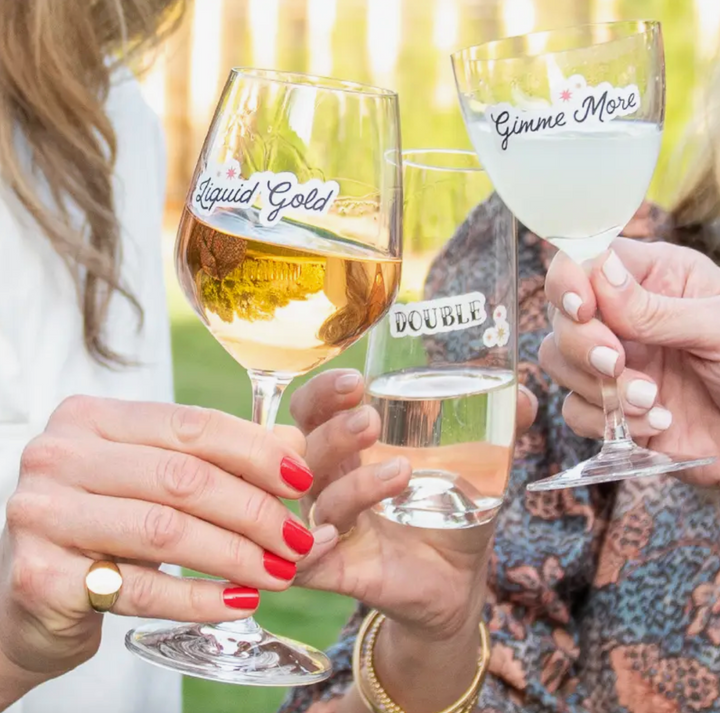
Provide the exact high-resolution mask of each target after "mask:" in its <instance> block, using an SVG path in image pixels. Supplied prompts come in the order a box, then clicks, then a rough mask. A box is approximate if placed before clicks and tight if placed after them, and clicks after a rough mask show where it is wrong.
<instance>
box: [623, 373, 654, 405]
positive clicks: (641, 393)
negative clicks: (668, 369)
mask: <svg viewBox="0 0 720 713" xmlns="http://www.w3.org/2000/svg"><path fill="white" fill-rule="evenodd" d="M657 392H658V390H657V386H655V384H653V383H652V381H645V379H633V380H632V381H631V382H630V383H629V384H628V385H627V389H625V398H626V399H627V400H628V403H631V404H632V405H633V406H637V407H638V408H650V407H651V406H652V405H653V404H654V403H655V399H656V398H657Z"/></svg>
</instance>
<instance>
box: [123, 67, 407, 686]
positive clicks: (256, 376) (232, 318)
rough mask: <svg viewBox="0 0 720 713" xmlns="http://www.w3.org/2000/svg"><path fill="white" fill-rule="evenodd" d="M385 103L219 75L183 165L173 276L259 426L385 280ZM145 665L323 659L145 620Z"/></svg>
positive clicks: (253, 674) (392, 112)
mask: <svg viewBox="0 0 720 713" xmlns="http://www.w3.org/2000/svg"><path fill="white" fill-rule="evenodd" d="M399 149H400V136H399V121H398V106H397V96H396V95H395V94H394V93H393V92H390V91H386V90H383V89H375V88H373V87H366V86H362V85H358V84H353V83H350V82H342V81H337V80H332V79H320V78H316V77H309V76H304V75H299V74H289V73H283V72H272V71H262V70H253V69H240V70H233V72H232V73H231V75H230V78H229V80H228V82H227V85H226V86H225V90H224V92H223V94H222V97H221V99H220V103H219V105H218V108H217V111H216V113H215V117H214V119H213V122H212V125H211V126H210V130H209V132H208V136H207V139H206V142H205V146H204V147H203V149H202V153H201V155H200V159H199V161H198V165H197V169H196V171H195V176H194V179H193V182H192V186H191V189H190V192H189V194H188V199H187V203H186V206H185V211H184V213H183V216H182V220H181V223H180V228H179V231H178V238H177V243H176V266H177V273H178V278H179V280H180V284H181V286H182V289H183V291H184V293H185V296H186V297H187V299H188V300H189V302H190V304H191V305H192V306H193V308H194V309H195V311H196V312H197V314H198V316H199V317H200V319H201V320H202V321H203V323H204V324H205V326H206V327H207V328H208V329H209V330H210V332H211V333H212V334H213V336H214V337H215V338H216V339H217V340H218V341H219V342H220V344H222V345H223V347H225V349H226V350H227V351H228V352H229V353H230V354H231V355H232V356H233V357H234V358H235V360H236V361H237V362H238V363H239V364H240V365H242V366H243V367H245V368H246V369H247V371H248V374H249V376H250V380H251V382H252V385H253V420H254V421H255V422H256V423H259V424H262V425H264V426H265V427H267V428H268V429H271V428H272V427H273V425H274V423H275V417H276V414H277V410H278V406H279V403H280V399H281V396H282V393H283V390H284V389H285V387H286V386H287V385H288V384H289V383H290V382H291V380H292V379H293V378H294V377H295V376H298V375H300V374H305V373H307V372H308V371H310V370H311V369H313V368H315V367H316V366H319V365H320V364H323V363H325V362H326V361H328V360H329V359H332V358H333V357H334V356H337V355H338V354H340V353H341V352H342V351H343V350H345V349H346V348H347V347H349V346H350V345H352V344H353V343H355V342H356V341H357V340H358V339H359V338H360V337H362V336H363V334H365V332H366V331H367V330H368V329H369V328H370V327H371V326H372V325H373V324H375V322H377V321H378V320H379V319H380V318H381V317H382V316H383V314H385V312H386V311H387V309H388V307H389V306H390V304H391V303H392V301H393V300H394V298H395V295H396V292H397V288H398V283H399V279H400V250H401V243H400V225H401V213H400V205H401V201H402V191H401V174H400V169H399V167H398V164H397V162H392V161H388V160H387V157H388V155H394V154H396V153H397V152H398V151H399ZM127 645H128V647H129V648H130V649H131V650H132V651H133V652H134V653H136V654H138V655H139V656H141V657H142V658H144V659H146V660H147V661H150V662H151V663H155V664H158V665H160V666H164V667H166V668H171V669H175V670H178V671H181V672H182V673H185V674H189V675H193V676H198V677H201V678H208V679H214V680H220V681H225V682H229V683H238V684H243V685H260V686H295V685H304V684H310V683H314V682H317V681H319V680H322V679H323V678H327V676H328V675H329V674H330V671H331V668H330V663H329V660H328V659H327V657H326V656H325V655H324V654H322V653H320V652H319V651H316V650H315V649H313V648H311V647H309V646H306V645H304V644H300V643H298V642H294V641H289V640H287V639H283V638H281V637H276V636H274V635H272V634H270V633H268V632H266V631H263V630H262V629H261V628H260V627H259V626H258V625H257V624H256V623H255V622H254V620H253V619H245V620H242V621H237V622H232V623H226V624H218V625H196V624H172V623H170V624H168V623H164V624H162V623H161V624H148V625H146V626H143V627H140V628H139V629H136V630H135V631H133V632H130V634H128V637H127Z"/></svg>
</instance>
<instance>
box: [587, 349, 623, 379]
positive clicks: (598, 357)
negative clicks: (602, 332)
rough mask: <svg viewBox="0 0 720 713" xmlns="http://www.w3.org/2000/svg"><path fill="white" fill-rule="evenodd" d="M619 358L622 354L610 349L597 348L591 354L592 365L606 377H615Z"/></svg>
mask: <svg viewBox="0 0 720 713" xmlns="http://www.w3.org/2000/svg"><path fill="white" fill-rule="evenodd" d="M619 358H620V354H618V353H617V352H616V351H615V350H614V349H610V347H595V349H593V350H592V351H591V352H590V363H591V364H592V365H593V366H594V367H595V368H596V369H597V370H598V371H599V372H600V373H601V374H605V375H606V376H615V366H616V364H617V360H618V359H619Z"/></svg>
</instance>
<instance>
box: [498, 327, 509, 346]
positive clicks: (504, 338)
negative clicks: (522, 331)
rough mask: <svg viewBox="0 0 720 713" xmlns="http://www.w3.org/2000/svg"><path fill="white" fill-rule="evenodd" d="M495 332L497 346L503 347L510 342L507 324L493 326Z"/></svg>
mask: <svg viewBox="0 0 720 713" xmlns="http://www.w3.org/2000/svg"><path fill="white" fill-rule="evenodd" d="M495 331H496V332H497V345H498V346H499V347H504V346H506V345H507V343H508V342H509V341H510V325H509V324H508V323H507V322H498V323H497V324H496V326H495Z"/></svg>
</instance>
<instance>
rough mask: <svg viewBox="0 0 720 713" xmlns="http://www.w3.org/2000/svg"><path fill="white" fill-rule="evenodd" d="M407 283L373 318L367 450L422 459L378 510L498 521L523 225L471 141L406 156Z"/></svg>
mask: <svg viewBox="0 0 720 713" xmlns="http://www.w3.org/2000/svg"><path fill="white" fill-rule="evenodd" d="M402 164H403V185H404V195H405V205H404V218H403V234H404V237H403V254H404V267H403V278H402V285H401V293H400V297H399V298H398V301H397V302H396V303H395V305H393V307H392V308H391V309H390V312H389V313H388V314H387V316H386V317H384V318H383V320H382V321H381V322H380V323H379V324H378V325H377V326H376V327H375V328H374V329H373V331H372V332H371V334H370V339H369V340H368V350H367V358H366V363H365V381H366V384H367V386H366V400H367V403H369V404H370V405H372V406H373V407H375V409H376V410H377V411H378V413H379V414H380V419H381V429H380V437H379V438H378V440H377V442H376V443H375V444H374V445H373V446H372V447H370V448H369V449H367V450H366V451H365V452H364V453H363V454H362V458H363V460H364V462H367V463H373V462H380V461H384V460H387V459H389V458H391V457H393V456H404V457H406V458H408V459H409V460H410V462H411V464H412V467H413V473H412V478H411V480H410V484H409V487H408V488H407V489H406V490H405V491H404V492H403V493H401V494H400V495H398V496H396V497H394V498H389V499H387V500H385V501H383V502H382V503H380V504H379V505H378V506H376V508H375V512H376V513H378V514H379V515H382V516H384V517H386V518H388V519H389V520H392V521H394V522H398V523H400V524H402V525H410V526H413V527H422V528H431V529H437V530H459V529H465V528H471V527H478V526H489V525H490V523H491V522H492V521H493V519H494V518H495V516H496V515H497V513H498V511H499V509H500V506H501V505H502V501H503V498H504V496H505V492H506V489H507V485H508V480H509V476H510V468H511V465H512V454H513V445H514V443H515V410H516V402H517V297H518V295H517V246H516V242H517V231H516V222H515V218H514V217H513V215H512V213H511V212H510V211H509V210H508V209H507V208H506V207H505V206H504V205H503V203H502V201H501V200H500V199H499V198H498V196H497V194H494V192H493V186H492V183H491V182H490V179H489V178H488V175H487V173H485V171H483V170H482V168H481V166H480V163H479V161H478V159H477V156H476V155H475V153H474V152H472V151H456V150H441V149H421V150H411V151H405V152H404V153H403V155H402Z"/></svg>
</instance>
